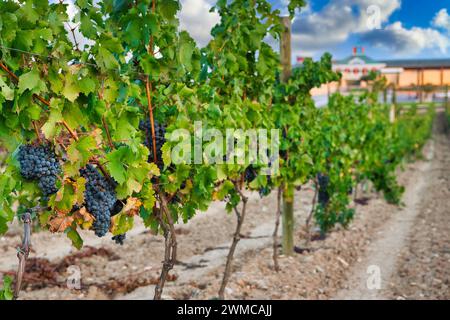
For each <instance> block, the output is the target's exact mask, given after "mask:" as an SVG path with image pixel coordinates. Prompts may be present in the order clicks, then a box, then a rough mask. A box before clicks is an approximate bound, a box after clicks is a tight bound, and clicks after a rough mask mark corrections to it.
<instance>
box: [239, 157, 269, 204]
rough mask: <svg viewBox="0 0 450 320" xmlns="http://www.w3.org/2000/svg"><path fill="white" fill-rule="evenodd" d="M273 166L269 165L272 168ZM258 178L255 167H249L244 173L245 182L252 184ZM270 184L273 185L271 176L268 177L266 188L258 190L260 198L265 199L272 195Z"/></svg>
mask: <svg viewBox="0 0 450 320" xmlns="http://www.w3.org/2000/svg"><path fill="white" fill-rule="evenodd" d="M270 165H271V164H269V166H270ZM257 177H258V172H257V170H256V169H255V167H253V166H252V165H250V166H248V167H247V168H246V169H245V171H244V181H245V182H247V183H250V182H252V181H253V180H255V179H256V178H257ZM270 183H271V178H270V176H267V185H266V186H264V187H260V188H259V189H258V193H259V195H260V197H261V198H262V197H265V196H267V195H269V193H270Z"/></svg>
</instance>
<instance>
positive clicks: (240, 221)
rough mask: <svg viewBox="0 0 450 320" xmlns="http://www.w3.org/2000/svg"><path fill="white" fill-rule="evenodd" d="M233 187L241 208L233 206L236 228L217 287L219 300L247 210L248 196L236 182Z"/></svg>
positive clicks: (222, 295)
mask: <svg viewBox="0 0 450 320" xmlns="http://www.w3.org/2000/svg"><path fill="white" fill-rule="evenodd" d="M235 189H236V191H237V192H238V193H239V195H240V196H241V199H242V209H241V211H239V209H238V208H237V207H235V208H234V212H235V214H236V218H237V224H236V230H235V232H234V235H233V242H232V243H231V246H230V250H229V251H228V256H227V262H226V264H225V271H224V273H223V279H222V283H221V285H220V289H219V299H221V300H223V299H224V298H225V288H226V286H227V284H228V281H229V280H230V275H231V269H232V267H233V258H234V253H235V251H236V247H237V244H238V242H239V240H240V239H241V236H240V234H241V229H242V225H243V224H244V219H245V213H246V211H247V202H248V197H246V196H245V195H244V194H243V193H242V190H241V188H240V187H239V186H238V185H237V184H235Z"/></svg>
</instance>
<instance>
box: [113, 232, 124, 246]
mask: <svg viewBox="0 0 450 320" xmlns="http://www.w3.org/2000/svg"><path fill="white" fill-rule="evenodd" d="M126 238H127V234H126V233H124V234H119V235H117V236H114V237H112V240H114V242H115V243H116V244H120V245H121V246H123V243H124V241H125V239H126Z"/></svg>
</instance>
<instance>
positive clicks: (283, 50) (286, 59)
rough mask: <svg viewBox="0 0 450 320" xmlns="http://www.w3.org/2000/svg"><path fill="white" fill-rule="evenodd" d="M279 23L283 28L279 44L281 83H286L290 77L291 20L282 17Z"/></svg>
mask: <svg viewBox="0 0 450 320" xmlns="http://www.w3.org/2000/svg"><path fill="white" fill-rule="evenodd" d="M281 21H282V23H283V26H284V28H285V29H284V32H283V34H282V35H281V43H280V55H281V65H282V67H283V71H282V74H281V81H282V82H287V81H288V79H289V78H290V77H291V73H292V64H291V19H290V18H289V17H282V18H281Z"/></svg>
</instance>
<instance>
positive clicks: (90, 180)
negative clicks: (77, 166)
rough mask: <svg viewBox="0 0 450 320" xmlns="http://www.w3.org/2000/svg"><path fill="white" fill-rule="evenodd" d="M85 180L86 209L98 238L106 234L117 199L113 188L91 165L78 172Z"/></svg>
mask: <svg viewBox="0 0 450 320" xmlns="http://www.w3.org/2000/svg"><path fill="white" fill-rule="evenodd" d="M80 174H81V176H82V177H84V178H85V179H86V190H85V192H84V199H85V204H86V209H87V211H88V212H90V213H91V214H92V215H93V216H94V218H95V221H94V225H93V227H94V231H95V234H96V235H97V236H98V237H103V236H104V235H105V234H106V233H108V230H109V227H110V225H111V210H112V209H113V208H114V205H115V204H116V201H117V198H116V193H115V191H114V186H113V185H112V184H111V183H110V182H109V181H108V180H107V178H105V177H104V176H103V175H101V173H100V172H99V171H98V170H97V169H96V168H95V167H94V166H93V165H91V164H88V165H87V166H86V167H85V168H83V169H81V170H80Z"/></svg>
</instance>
